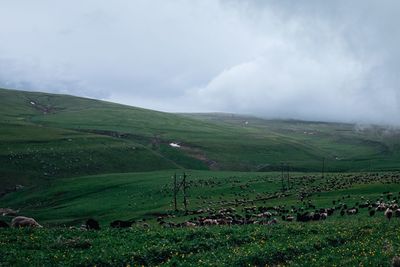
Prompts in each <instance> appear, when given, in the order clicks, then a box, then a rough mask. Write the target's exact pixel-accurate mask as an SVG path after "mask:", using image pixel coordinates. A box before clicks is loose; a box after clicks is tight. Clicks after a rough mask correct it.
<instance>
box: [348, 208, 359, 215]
mask: <svg viewBox="0 0 400 267" xmlns="http://www.w3.org/2000/svg"><path fill="white" fill-rule="evenodd" d="M357 213H358V209H357V208H352V209H348V210H347V214H348V215H355V214H357Z"/></svg>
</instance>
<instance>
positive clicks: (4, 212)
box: [0, 208, 19, 216]
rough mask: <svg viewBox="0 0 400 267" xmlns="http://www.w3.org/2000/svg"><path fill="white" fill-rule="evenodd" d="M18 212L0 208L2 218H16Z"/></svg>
mask: <svg viewBox="0 0 400 267" xmlns="http://www.w3.org/2000/svg"><path fill="white" fill-rule="evenodd" d="M18 212H19V210H13V209H10V208H0V213H1V214H2V215H3V216H17V214H18Z"/></svg>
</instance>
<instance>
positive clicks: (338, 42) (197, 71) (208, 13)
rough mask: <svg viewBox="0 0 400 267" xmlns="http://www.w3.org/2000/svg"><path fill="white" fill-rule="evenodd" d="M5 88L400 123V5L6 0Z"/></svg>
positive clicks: (0, 71)
mask: <svg viewBox="0 0 400 267" xmlns="http://www.w3.org/2000/svg"><path fill="white" fill-rule="evenodd" d="M0 11H1V13H0V87H5V88H17V89H23V90H36V91H46V92H55V93H68V94H73V95H80V96H87V97H92V98H99V99H104V100H109V101H114V102H119V103H125V104H130V105H135V106H141V107H146V108H151V109H157V110H163V111H178V112H185V111H186V112H187V111H189V112H198V111H201V112H208V111H222V112H234V113H245V114H254V115H258V116H264V117H268V118H276V117H277V118H295V119H305V120H325V121H346V122H363V123H369V122H371V123H382V124H386V123H387V124H396V125H400V116H399V114H400V89H399V84H400V83H399V82H400V16H399V12H400V1H398V0H379V1H376V0H359V1H357V0H352V1H348V0H336V1H319V0H309V1H300V0H292V1H284V0H276V1H267V0H247V1H246V0H113V1H103V0H59V1H54V0H35V1H32V0H25V1H23V0H8V1H7V0H0Z"/></svg>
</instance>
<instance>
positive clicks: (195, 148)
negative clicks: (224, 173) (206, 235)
mask: <svg viewBox="0 0 400 267" xmlns="http://www.w3.org/2000/svg"><path fill="white" fill-rule="evenodd" d="M0 127H1V130H0V166H1V168H0V178H1V184H0V189H2V190H4V189H5V188H10V187H13V186H14V185H16V184H22V185H29V184H35V183H38V182H41V181H46V180H52V179H54V178H58V177H77V176H82V175H93V174H104V173H123V172H138V171H154V170H167V169H194V170H208V169H211V170H235V171H271V170H280V169H281V164H282V163H285V164H287V165H289V166H290V169H291V170H297V171H320V170H321V166H322V159H323V158H325V166H326V170H327V171H344V170H347V171H361V170H396V169H399V168H400V167H399V164H398V162H399V160H400V141H399V140H400V138H399V137H400V131H398V130H387V129H386V128H384V127H378V126H374V127H366V128H360V127H356V126H355V125H352V124H339V123H324V122H304V121H291V120H288V121H284V120H265V119H261V118H256V117H251V116H242V115H235V114H214V113H208V114H171V113H164V112H158V111H153V110H147V109H142V108H136V107H130V106H125V105H120V104H115V103H110V102H105V101H99V100H93V99H87V98H81V97H74V96H69V95H56V94H48V93H37V92H25V91H16V90H6V89H0ZM172 142H174V143H177V144H179V145H180V147H171V146H170V143H172Z"/></svg>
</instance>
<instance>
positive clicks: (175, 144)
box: [169, 143, 181, 148]
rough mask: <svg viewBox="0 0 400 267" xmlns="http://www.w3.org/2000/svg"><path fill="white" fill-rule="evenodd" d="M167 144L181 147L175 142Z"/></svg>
mask: <svg viewBox="0 0 400 267" xmlns="http://www.w3.org/2000/svg"><path fill="white" fill-rule="evenodd" d="M169 146H170V147H176V148H179V147H181V146H180V145H179V144H177V143H169Z"/></svg>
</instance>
